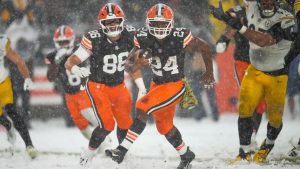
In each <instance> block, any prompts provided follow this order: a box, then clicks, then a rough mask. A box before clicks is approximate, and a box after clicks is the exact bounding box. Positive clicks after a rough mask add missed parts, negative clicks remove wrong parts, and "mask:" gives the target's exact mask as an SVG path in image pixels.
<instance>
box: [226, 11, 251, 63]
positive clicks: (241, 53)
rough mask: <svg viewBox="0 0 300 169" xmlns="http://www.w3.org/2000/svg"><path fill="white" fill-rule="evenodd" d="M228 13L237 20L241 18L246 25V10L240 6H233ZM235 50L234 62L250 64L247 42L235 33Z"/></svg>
mask: <svg viewBox="0 0 300 169" xmlns="http://www.w3.org/2000/svg"><path fill="white" fill-rule="evenodd" d="M228 11H229V12H233V13H235V14H236V15H237V16H238V17H239V18H243V19H244V22H245V24H246V25H247V16H246V8H245V7H242V6H235V7H233V8H231V9H229V10H228ZM234 40H235V49H234V54H233V57H234V60H241V61H245V62H248V63H250V59H249V48H250V45H249V40H248V39H247V38H246V37H244V36H243V35H241V34H240V33H239V32H237V33H236V34H235V35H234Z"/></svg>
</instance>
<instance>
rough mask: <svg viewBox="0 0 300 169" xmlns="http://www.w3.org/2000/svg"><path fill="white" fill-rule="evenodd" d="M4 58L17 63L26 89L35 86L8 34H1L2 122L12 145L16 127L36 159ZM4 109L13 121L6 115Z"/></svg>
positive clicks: (0, 87)
mask: <svg viewBox="0 0 300 169" xmlns="http://www.w3.org/2000/svg"><path fill="white" fill-rule="evenodd" d="M4 58H7V59H9V60H10V61H12V62H13V63H14V64H16V65H17V67H18V69H19V71H20V72H21V74H22V76H23V78H24V79H25V80H24V85H23V88H24V90H31V89H32V88H33V82H32V80H31V78H30V76H29V71H28V68H27V66H26V64H25V62H24V60H23V59H22V57H21V56H20V55H19V54H18V53H16V52H15V51H14V50H13V49H12V48H11V46H10V40H9V38H8V37H7V36H6V35H0V106H1V107H0V124H1V125H3V126H4V127H5V128H6V130H7V139H8V141H9V142H10V143H11V144H12V146H14V144H15V142H16V135H15V131H14V128H16V129H17V131H18V132H19V134H20V136H21V137H22V139H23V141H24V143H25V146H26V151H27V153H28V155H29V156H30V157H31V158H32V159H34V158H36V157H37V155H38V152H37V150H36V149H35V148H34V146H33V144H32V141H31V138H30V135H29V131H28V128H27V126H26V124H25V121H24V119H22V117H21V116H20V115H19V114H18V113H17V110H16V105H15V103H14V102H13V90H12V83H11V80H10V77H9V71H8V69H7V68H6V67H5V66H4ZM3 110H4V111H5V112H6V114H7V115H8V117H9V118H10V119H11V120H12V121H13V122H11V121H10V120H9V119H8V117H7V116H6V115H4V112H3Z"/></svg>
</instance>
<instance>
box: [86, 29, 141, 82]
mask: <svg viewBox="0 0 300 169" xmlns="http://www.w3.org/2000/svg"><path fill="white" fill-rule="evenodd" d="M134 30H135V29H134V28H133V27H125V28H124V30H123V31H122V33H121V38H120V39H119V40H118V41H117V42H111V41H110V40H109V39H108V37H107V36H106V34H104V33H103V32H102V30H101V29H98V30H93V31H89V32H88V33H87V34H85V35H84V37H83V38H82V41H81V45H82V46H84V47H85V48H86V49H88V50H90V51H91V52H92V55H91V56H90V65H91V68H90V70H91V75H90V76H89V80H91V81H94V82H97V83H103V84H106V85H108V86H115V85H118V84H120V83H122V82H123V81H124V69H125V62H126V59H127V57H128V54H129V52H130V51H131V49H132V48H133V35H134Z"/></svg>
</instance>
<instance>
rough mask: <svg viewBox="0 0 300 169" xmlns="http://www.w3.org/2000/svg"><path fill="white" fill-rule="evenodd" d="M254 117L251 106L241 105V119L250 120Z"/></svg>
mask: <svg viewBox="0 0 300 169" xmlns="http://www.w3.org/2000/svg"><path fill="white" fill-rule="evenodd" d="M252 115H253V111H251V106H249V105H244V104H240V105H239V116H240V117H241V118H248V117H251V116H252Z"/></svg>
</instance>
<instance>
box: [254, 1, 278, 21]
mask: <svg viewBox="0 0 300 169" xmlns="http://www.w3.org/2000/svg"><path fill="white" fill-rule="evenodd" d="M256 2H257V5H258V9H259V11H260V15H261V17H263V18H270V17H272V16H273V15H275V13H276V11H277V10H278V7H279V2H278V0H256Z"/></svg>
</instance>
